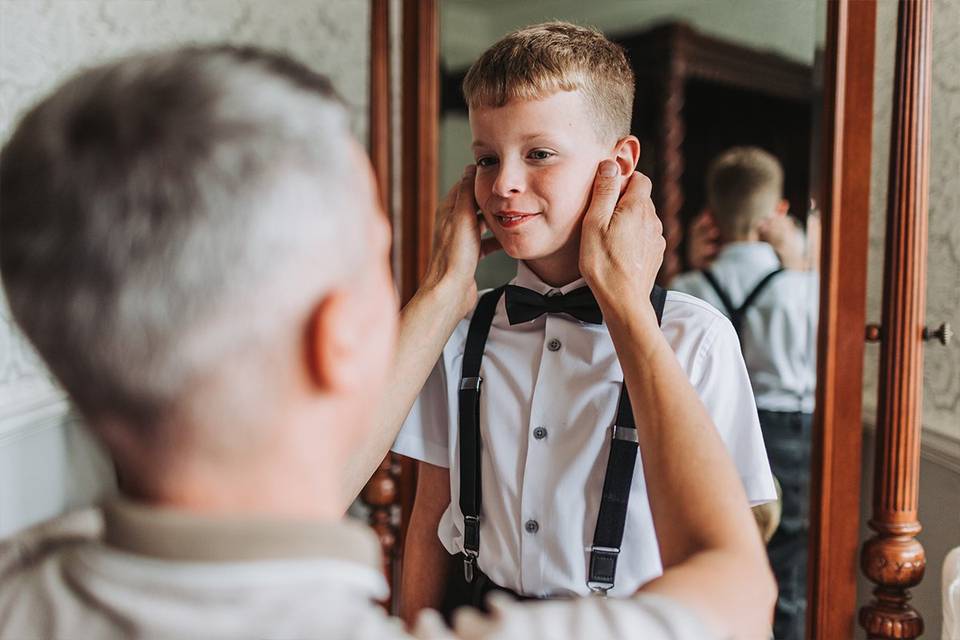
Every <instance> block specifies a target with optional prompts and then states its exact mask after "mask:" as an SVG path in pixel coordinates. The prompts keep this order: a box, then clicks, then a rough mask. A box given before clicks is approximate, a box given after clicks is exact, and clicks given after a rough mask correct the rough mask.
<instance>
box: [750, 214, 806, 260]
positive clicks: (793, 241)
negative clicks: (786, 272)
mask: <svg viewBox="0 0 960 640" xmlns="http://www.w3.org/2000/svg"><path fill="white" fill-rule="evenodd" d="M757 231H758V232H759V234H760V240H761V241H762V242H766V243H768V244H769V245H770V246H772V247H773V250H774V251H776V253H777V257H778V258H780V264H782V265H783V267H784V268H785V269H794V270H797V271H804V270H806V269H807V268H808V266H809V264H808V260H807V247H806V238H805V237H804V235H803V231H802V230H801V229H800V227H799V226H797V223H796V221H794V219H793V217H791V216H788V215H786V214H785V213H784V214H779V215H774V216H771V217H769V218H767V219H766V220H764V221H763V222H761V223H760V226H759V227H757Z"/></svg>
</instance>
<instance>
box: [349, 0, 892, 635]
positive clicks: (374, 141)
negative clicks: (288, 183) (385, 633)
mask: <svg viewBox="0 0 960 640" xmlns="http://www.w3.org/2000/svg"><path fill="white" fill-rule="evenodd" d="M371 2H372V11H371V26H372V28H371V94H370V114H371V126H370V131H371V135H370V145H371V149H370V151H371V156H372V158H373V159H374V168H375V171H376V172H377V175H378V177H379V181H380V185H381V189H382V191H383V192H384V194H388V193H389V191H388V190H389V188H390V180H391V176H392V173H391V170H390V157H391V153H390V151H391V141H395V138H394V137H392V136H391V135H390V130H391V128H390V106H389V105H390V103H391V102H390V94H391V92H390V81H389V58H390V56H389V53H390V51H391V47H390V38H389V33H390V30H389V28H388V22H389V17H388V7H389V5H390V0H371ZM401 7H402V14H403V15H402V19H401V23H402V27H403V30H402V31H403V33H402V46H401V51H402V53H401V59H402V79H401V80H402V81H401V86H402V87H404V91H403V95H402V96H401V103H402V104H401V116H400V117H401V123H402V124H401V130H402V135H401V139H400V141H399V143H400V150H399V157H400V158H401V162H402V175H401V179H400V211H399V215H395V216H393V219H394V220H395V221H396V223H397V224H399V226H400V241H399V244H398V250H399V252H400V254H399V257H400V260H399V264H400V273H399V278H398V282H399V284H400V290H401V294H402V298H403V300H407V299H409V298H410V296H411V295H412V294H413V292H414V291H415V290H416V286H417V284H418V283H419V280H420V277H421V276H422V274H423V270H424V267H425V265H426V263H427V259H428V257H429V252H430V248H431V247H430V239H431V238H432V234H433V223H434V211H435V209H436V202H437V169H438V167H437V160H438V153H437V149H438V142H439V132H438V129H439V120H438V117H439V104H438V103H439V100H438V97H439V15H438V2H437V0H411V1H410V2H403V3H401ZM875 36H876V4H875V0H860V1H856V0H829V1H828V4H827V36H826V43H825V51H824V82H823V93H824V96H823V97H824V104H823V116H822V122H823V126H822V136H823V137H822V140H821V144H820V152H821V153H822V176H823V186H822V196H821V201H820V205H821V211H822V214H823V239H822V257H821V274H822V276H821V283H822V285H821V299H820V325H819V337H818V345H817V354H818V358H817V363H818V364H817V368H818V370H817V376H818V377H817V380H818V383H817V396H816V413H815V420H814V442H813V467H812V470H811V474H812V482H811V496H813V498H812V503H811V529H810V538H811V539H810V562H809V580H808V596H809V599H808V603H809V604H808V609H807V616H808V624H807V637H808V638H817V639H823V640H835V639H836V638H849V637H852V636H853V635H854V621H855V614H856V604H857V603H856V590H857V573H858V571H857V563H858V546H859V520H860V519H859V518H858V517H855V516H857V515H859V513H860V474H861V446H862V422H861V411H862V402H861V396H862V392H861V389H862V378H863V356H864V326H865V313H866V283H867V277H866V274H867V248H868V236H867V234H868V229H869V224H868V222H869V220H868V218H869V195H870V168H871V141H872V114H873V110H872V105H873V71H874V46H875ZM385 201H386V202H387V203H388V204H389V198H385ZM387 210H388V211H390V210H391V208H390V207H389V206H388V207H387ZM840 247H842V248H843V250H842V251H841V250H840ZM414 475H415V471H414V470H413V469H412V468H401V467H400V466H399V463H398V461H396V460H394V459H393V458H392V456H391V457H388V459H387V460H385V461H384V464H383V465H382V466H381V467H380V469H379V470H378V471H377V473H376V474H375V475H374V477H373V478H371V481H370V483H369V484H368V487H367V489H366V490H365V491H364V494H363V497H364V500H365V501H366V502H367V503H368V504H369V505H370V506H371V511H372V514H373V515H372V516H371V521H372V523H373V524H374V526H375V527H376V528H377V531H378V532H379V533H380V535H381V541H382V542H383V544H384V551H385V557H386V561H387V565H388V567H389V568H393V567H396V566H397V565H396V563H397V560H398V559H399V556H400V552H401V549H402V533H403V525H404V523H405V522H406V520H407V515H408V514H409V506H410V504H411V503H412V500H413V492H414V488H415V477H414ZM398 512H399V514H400V517H399V521H398V520H397V519H396V517H395V515H396V514H397V513H398ZM393 575H394V577H395V575H396V574H395V573H394V574H393Z"/></svg>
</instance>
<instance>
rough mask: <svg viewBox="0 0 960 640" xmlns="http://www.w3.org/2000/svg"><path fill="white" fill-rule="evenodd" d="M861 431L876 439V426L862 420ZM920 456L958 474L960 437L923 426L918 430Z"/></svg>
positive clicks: (959, 470)
mask: <svg viewBox="0 0 960 640" xmlns="http://www.w3.org/2000/svg"><path fill="white" fill-rule="evenodd" d="M863 433H864V435H865V436H867V437H868V438H870V439H871V440H873V441H876V435H877V428H876V426H875V425H873V424H871V423H869V422H864V423H863ZM920 457H921V458H922V459H924V460H926V461H927V462H932V463H933V464H936V465H938V466H941V467H943V468H944V469H947V470H949V471H952V472H953V473H956V474H960V437H956V436H951V435H948V434H945V433H941V432H940V431H936V430H934V429H931V428H930V427H924V428H923V430H922V431H921V432H920Z"/></svg>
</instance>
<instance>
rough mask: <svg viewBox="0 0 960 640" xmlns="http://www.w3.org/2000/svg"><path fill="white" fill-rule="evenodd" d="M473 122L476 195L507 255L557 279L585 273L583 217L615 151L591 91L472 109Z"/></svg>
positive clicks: (556, 281) (567, 279)
mask: <svg viewBox="0 0 960 640" xmlns="http://www.w3.org/2000/svg"><path fill="white" fill-rule="evenodd" d="M470 127H471V129H472V131H473V140H474V142H473V151H474V156H475V158H476V162H477V177H476V182H475V187H474V190H475V195H476V198H477V202H478V203H479V205H480V209H481V210H482V212H483V216H484V218H485V220H486V222H487V225H488V226H489V228H490V229H491V230H492V231H493V233H494V235H496V236H497V239H499V240H500V243H501V244H502V245H503V248H504V250H505V251H506V253H507V254H509V255H510V256H511V257H513V258H517V259H519V260H524V261H526V262H527V264H528V266H530V267H531V269H533V270H534V272H535V273H537V275H538V276H540V278H541V279H543V280H544V281H546V282H548V283H549V284H552V285H555V286H562V285H564V284H568V283H569V282H572V281H573V280H575V279H576V278H578V277H579V272H578V269H577V267H578V263H579V253H580V246H579V245H580V243H579V240H580V220H581V218H582V216H583V214H584V212H585V211H586V208H587V206H588V205H589V202H590V192H591V187H592V185H593V180H594V176H595V174H596V171H597V166H598V165H599V164H600V162H601V161H602V160H603V159H605V158H610V157H612V156H613V155H615V154H614V153H613V152H614V149H613V148H612V147H611V146H610V145H606V144H603V143H601V141H600V139H599V136H598V133H597V129H596V127H595V126H594V118H593V116H592V115H591V113H590V109H589V108H588V106H587V104H586V101H585V99H584V97H583V95H582V94H581V93H580V92H579V91H560V92H557V93H554V94H552V95H550V96H548V97H546V98H543V99H540V100H513V101H511V102H509V103H507V104H506V105H504V106H502V107H479V108H476V109H471V110H470ZM611 142H612V141H611ZM631 170H632V169H631ZM564 280H565V282H563V281H564Z"/></svg>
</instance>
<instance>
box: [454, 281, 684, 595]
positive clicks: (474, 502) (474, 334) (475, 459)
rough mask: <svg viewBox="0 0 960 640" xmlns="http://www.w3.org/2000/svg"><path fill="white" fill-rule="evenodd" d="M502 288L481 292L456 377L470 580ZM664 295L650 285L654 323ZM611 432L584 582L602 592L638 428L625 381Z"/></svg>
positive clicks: (610, 576)
mask: <svg viewBox="0 0 960 640" xmlns="http://www.w3.org/2000/svg"><path fill="white" fill-rule="evenodd" d="M503 289H504V288H503V287H500V288H498V289H494V290H492V291H489V292H487V293H486V294H484V295H483V296H481V297H480V302H479V303H478V304H477V308H476V311H474V314H473V318H472V319H471V320H470V328H469V330H468V331H467V343H466V349H465V350H464V355H463V370H462V376H461V379H460V391H459V404H460V406H459V421H460V511H461V512H462V513H463V522H464V536H463V553H464V556H465V559H464V564H463V571H464V577H465V578H466V580H467V582H473V578H474V568H475V565H476V560H477V555H478V554H479V553H480V507H481V485H480V455H481V445H480V384H481V381H482V379H481V378H480V363H481V361H482V360H483V350H484V347H485V345H486V342H487V335H489V333H490V325H491V324H492V323H493V316H494V314H495V312H496V309H497V303H498V302H499V301H500V296H501V295H502V294H503ZM666 298H667V292H666V290H665V289H661V288H660V287H657V286H654V288H653V291H652V292H651V294H650V302H651V303H652V304H653V308H654V310H655V311H656V314H657V322H658V323H659V322H660V321H661V319H662V316H663V305H664V302H665V301H666ZM610 432H611V442H610V457H609V458H608V460H607V471H606V475H605V476H604V479H603V494H602V496H601V500H600V511H599V513H598V515H597V528H596V530H595V532H594V536H593V545H591V547H590V563H589V568H588V571H587V586H588V587H589V588H590V590H591V591H594V592H596V593H602V594H605V593H606V592H607V591H609V590H610V589H612V588H613V585H614V580H615V577H616V573H617V558H618V557H619V555H620V545H621V543H622V542H623V529H624V525H625V524H626V520H627V505H628V502H629V500H630V486H631V485H632V484H633V473H634V468H635V466H636V461H637V447H638V438H637V427H636V424H635V423H634V419H633V410H632V408H631V405H630V397H629V395H628V394H627V388H626V385H623V387H621V391H620V400H619V402H618V405H617V415H616V418H615V420H614V424H613V426H612V427H611V428H610Z"/></svg>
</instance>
